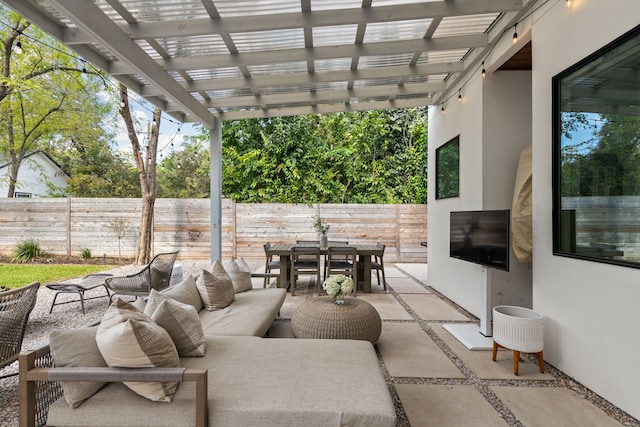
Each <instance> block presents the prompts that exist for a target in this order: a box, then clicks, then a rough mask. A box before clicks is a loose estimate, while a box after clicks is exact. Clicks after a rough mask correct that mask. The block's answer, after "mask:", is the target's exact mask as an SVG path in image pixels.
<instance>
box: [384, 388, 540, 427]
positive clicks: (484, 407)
mask: <svg viewBox="0 0 640 427" xmlns="http://www.w3.org/2000/svg"><path fill="white" fill-rule="evenodd" d="M396 390H397V391H398V395H399V396H400V400H401V401H402V406H403V407H404V410H405V412H406V413H407V417H408V418H409V421H410V422H411V425H412V426H421V427H430V426H433V427H463V426H464V427H466V426H474V427H484V426H486V427H497V426H507V425H508V424H507V423H506V422H505V421H504V419H502V418H500V416H499V415H498V413H497V412H496V411H495V410H494V409H493V407H492V406H491V405H490V404H489V402H487V400H486V399H485V398H484V397H483V396H482V395H481V394H480V393H479V392H478V390H476V388H475V387H473V386H470V385H432V384H417V385H414V384H398V385H396ZM548 425H552V424H548Z"/></svg>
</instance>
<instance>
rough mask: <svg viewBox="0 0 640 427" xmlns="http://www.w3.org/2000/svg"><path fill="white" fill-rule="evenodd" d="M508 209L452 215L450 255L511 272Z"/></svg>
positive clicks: (453, 213) (452, 213)
mask: <svg viewBox="0 0 640 427" xmlns="http://www.w3.org/2000/svg"><path fill="white" fill-rule="evenodd" d="M510 235H511V229H510V214H509V210H508V209H505V210H489V211H462V212H451V221H450V232H449V256H451V257H452V258H458V259H461V260H464V261H469V262H473V263H476V264H480V265H484V266H486V267H491V268H497V269H499V270H505V271H509V251H510V250H509V247H510V244H509V242H510Z"/></svg>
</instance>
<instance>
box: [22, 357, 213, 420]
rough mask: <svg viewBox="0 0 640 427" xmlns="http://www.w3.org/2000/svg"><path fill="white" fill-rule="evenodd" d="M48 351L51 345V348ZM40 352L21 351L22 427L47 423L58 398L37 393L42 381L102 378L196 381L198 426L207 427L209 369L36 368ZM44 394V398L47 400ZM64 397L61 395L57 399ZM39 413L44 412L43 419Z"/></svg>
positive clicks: (93, 379) (142, 380)
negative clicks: (47, 414)
mask: <svg viewBox="0 0 640 427" xmlns="http://www.w3.org/2000/svg"><path fill="white" fill-rule="evenodd" d="M47 350H48V348H47ZM37 358H38V355H37V351H26V352H22V353H21V354H20V357H19V360H20V368H19V369H20V378H19V395H20V407H19V411H20V426H21V427H35V426H36V425H44V424H45V423H46V413H47V411H48V406H49V405H50V404H51V403H53V401H55V399H54V400H51V399H47V398H46V397H47V396H39V394H41V393H37V389H38V388H39V387H38V386H37V384H39V383H44V384H48V383H52V382H54V383H59V381H99V382H124V381H136V382H156V381H160V382H166V381H175V382H195V383H196V399H195V400H196V408H195V410H196V425H197V426H198V427H206V426H207V423H208V419H209V414H208V408H207V401H208V396H207V383H208V371H207V370H206V369H187V368H135V369H129V368H94V367H86V368H85V367H83V368H53V367H44V368H42V367H36V360H37ZM43 397H44V399H43ZM60 397H62V396H61V395H59V396H57V398H60ZM39 414H44V418H43V419H42V418H40V417H39Z"/></svg>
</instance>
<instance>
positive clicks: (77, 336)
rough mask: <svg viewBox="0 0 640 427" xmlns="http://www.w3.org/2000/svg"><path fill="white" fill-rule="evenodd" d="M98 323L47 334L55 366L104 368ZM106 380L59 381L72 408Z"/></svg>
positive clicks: (94, 391) (99, 387)
mask: <svg viewBox="0 0 640 427" xmlns="http://www.w3.org/2000/svg"><path fill="white" fill-rule="evenodd" d="M97 330H98V327H97V326H93V327H91V328H78V329H59V330H54V331H52V332H51V333H50V334H49V348H50V351H51V357H53V361H54V363H55V366H56V368H66V367H69V368H77V367H97V368H106V367H107V362H105V361H104V358H103V357H102V354H100V350H99V349H98V345H97V344H96V331H97ZM106 384H107V383H105V382H88V381H61V382H60V385H61V386H62V391H63V392H64V399H65V400H66V401H67V403H68V404H69V407H71V408H77V407H78V406H80V405H81V404H82V402H84V401H85V399H88V398H89V397H91V396H93V395H94V394H95V393H96V392H97V391H98V390H100V389H101V388H102V387H104V386H105V385H106Z"/></svg>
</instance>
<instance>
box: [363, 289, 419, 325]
mask: <svg viewBox="0 0 640 427" xmlns="http://www.w3.org/2000/svg"><path fill="white" fill-rule="evenodd" d="M358 298H360V299H361V300H364V301H367V302H368V303H369V304H371V305H372V306H374V307H375V309H376V310H377V311H378V313H379V314H380V318H381V319H382V320H413V318H412V317H411V315H410V314H409V313H407V310H405V309H404V307H402V305H400V303H399V302H398V300H397V299H396V298H395V297H394V296H393V295H391V294H364V293H363V294H359V295H358Z"/></svg>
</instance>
